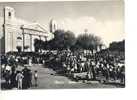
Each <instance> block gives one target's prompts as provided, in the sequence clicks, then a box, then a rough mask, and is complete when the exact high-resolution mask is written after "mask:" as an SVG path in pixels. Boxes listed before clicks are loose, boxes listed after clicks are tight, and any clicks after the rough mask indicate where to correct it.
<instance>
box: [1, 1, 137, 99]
mask: <svg viewBox="0 0 137 100" xmlns="http://www.w3.org/2000/svg"><path fill="white" fill-rule="evenodd" d="M1 1H3V2H5V1H9V0H1ZM16 1H20V0H16ZM22 1H28V0H22ZM29 1H37V0H29ZM40 1H47V0H40ZM51 1H55V0H51ZM60 1H66V0H60ZM69 1H72V0H69ZM75 1H81V0H75ZM89 1H93V0H89ZM136 3H137V0H125V7H126V8H125V11H126V13H125V18H126V22H125V23H126V25H125V30H126V88H124V89H57V90H55V89H50V90H24V91H12V90H11V91H0V99H1V100H25V99H26V100H40V99H44V100H48V99H49V100H92V99H93V100H94V99H95V100H107V99H108V100H126V99H127V100H129V99H131V100H137V96H136V94H137V92H136V91H135V90H136V89H137V88H136V87H137V78H136V76H137V75H136V74H137V72H136V71H137V65H136V62H137V55H136V52H137V45H136V43H137V11H136V10H137V4H136Z"/></svg>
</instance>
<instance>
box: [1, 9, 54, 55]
mask: <svg viewBox="0 0 137 100" xmlns="http://www.w3.org/2000/svg"><path fill="white" fill-rule="evenodd" d="M53 37H54V36H53V34H52V33H50V32H48V31H47V30H46V29H45V28H43V27H42V26H41V25H40V24H38V23H32V22H28V21H25V20H22V19H19V18H16V14H15V9H14V8H11V7H5V8H4V10H3V17H0V39H1V50H0V51H1V53H2V54H3V53H7V52H13V51H18V49H19V48H20V50H21V51H24V52H25V51H30V52H33V51H34V40H35V39H41V40H43V41H47V40H50V39H52V38H53Z"/></svg>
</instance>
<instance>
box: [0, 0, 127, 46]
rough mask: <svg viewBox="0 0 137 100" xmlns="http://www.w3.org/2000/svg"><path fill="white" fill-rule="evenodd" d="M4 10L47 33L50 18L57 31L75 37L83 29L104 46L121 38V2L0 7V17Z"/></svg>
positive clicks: (32, 4)
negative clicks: (41, 26)
mask: <svg viewBox="0 0 137 100" xmlns="http://www.w3.org/2000/svg"><path fill="white" fill-rule="evenodd" d="M4 6H10V7H13V8H14V9H15V10H16V17H18V18H21V19H24V20H28V21H32V22H34V21H35V22H38V23H40V24H42V25H44V26H45V28H46V29H47V30H49V21H50V20H51V19H52V18H53V19H54V20H56V22H57V24H58V27H59V28H62V29H65V30H70V31H73V32H74V33H75V35H76V36H77V35H78V34H81V33H83V32H84V29H87V30H88V33H90V34H95V35H97V36H100V37H101V38H102V40H103V42H104V43H105V44H106V45H108V44H109V43H110V42H112V41H119V40H122V39H124V36H125V33H124V2H123V0H109V1H106V0H105V1H90V2H86V1H85V2H82V1H79V2H78V1H77V2H74V1H73V2H67V1H65V2H33V3H32V2H30V3H0V16H2V9H3V7H4Z"/></svg>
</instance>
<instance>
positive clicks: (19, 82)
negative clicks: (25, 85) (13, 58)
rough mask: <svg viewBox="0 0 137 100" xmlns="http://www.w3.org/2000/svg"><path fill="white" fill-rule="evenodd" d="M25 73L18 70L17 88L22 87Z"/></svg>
mask: <svg viewBox="0 0 137 100" xmlns="http://www.w3.org/2000/svg"><path fill="white" fill-rule="evenodd" d="M23 77H24V76H23V74H22V73H21V71H17V75H16V81H17V84H18V86H17V88H18V89H22V80H23Z"/></svg>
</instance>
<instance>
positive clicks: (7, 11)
mask: <svg viewBox="0 0 137 100" xmlns="http://www.w3.org/2000/svg"><path fill="white" fill-rule="evenodd" d="M14 18H15V10H14V8H11V7H5V8H4V24H11V23H12V20H13V19H14Z"/></svg>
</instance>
